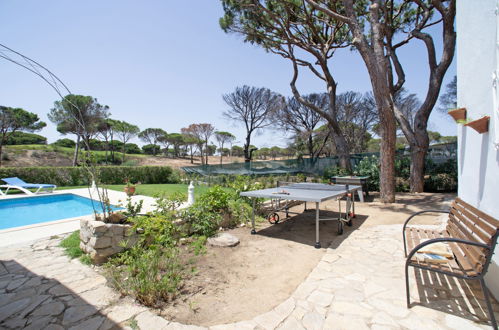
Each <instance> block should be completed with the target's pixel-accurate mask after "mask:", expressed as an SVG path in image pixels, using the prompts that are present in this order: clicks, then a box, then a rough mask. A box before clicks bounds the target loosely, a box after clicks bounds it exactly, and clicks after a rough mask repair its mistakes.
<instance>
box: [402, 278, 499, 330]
mask: <svg viewBox="0 0 499 330" xmlns="http://www.w3.org/2000/svg"><path fill="white" fill-rule="evenodd" d="M414 271H415V273H414V274H415V278H416V283H417V287H418V293H419V297H420V301H414V300H412V299H411V306H417V305H419V306H423V307H427V308H431V309H434V310H437V311H440V312H444V313H447V314H451V315H455V316H459V317H462V318H465V319H468V320H471V321H474V322H478V323H481V324H486V325H490V318H489V313H488V309H487V304H486V302H485V298H484V296H483V292H482V289H481V287H480V283H479V281H476V280H475V281H474V280H463V279H458V278H455V277H452V276H447V275H444V274H439V273H436V272H430V271H427V270H423V269H415V270H414ZM489 297H490V299H491V303H492V308H493V309H494V312H495V314H496V319H497V314H499V304H498V303H497V301H496V300H495V299H494V297H493V296H492V295H490V294H489Z"/></svg>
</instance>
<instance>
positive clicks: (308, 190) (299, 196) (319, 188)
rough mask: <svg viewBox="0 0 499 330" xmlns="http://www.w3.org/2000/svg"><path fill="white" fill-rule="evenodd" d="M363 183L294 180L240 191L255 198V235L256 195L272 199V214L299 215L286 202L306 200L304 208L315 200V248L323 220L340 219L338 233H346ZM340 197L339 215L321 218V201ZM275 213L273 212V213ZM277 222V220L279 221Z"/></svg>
mask: <svg viewBox="0 0 499 330" xmlns="http://www.w3.org/2000/svg"><path fill="white" fill-rule="evenodd" d="M360 188H361V186H357V185H340V184H337V185H329V184H324V183H306V182H303V183H291V184H288V185H285V186H280V187H276V188H268V189H261V190H253V191H244V192H241V193H240V195H241V196H245V197H250V198H252V199H253V215H252V218H251V225H252V230H251V233H252V234H256V229H255V202H256V199H257V198H268V199H270V200H271V205H272V211H271V214H276V212H279V211H282V210H284V211H285V213H286V217H288V214H299V213H298V212H291V211H289V206H288V203H287V201H301V202H305V210H306V208H307V206H306V205H307V204H306V203H307V202H313V203H315V248H317V249H319V248H320V247H321V243H320V239H319V222H320V221H328V220H333V221H338V234H340V235H341V234H342V233H343V226H344V224H345V223H346V224H347V225H351V224H352V222H351V220H352V219H351V218H352V217H353V216H355V198H352V197H353V194H354V192H355V191H357V190H358V189H360ZM344 197H346V207H345V215H344V216H342V211H341V200H342V199H343V198H344ZM331 199H337V200H338V205H339V206H338V207H339V215H338V217H336V218H324V217H322V218H321V217H320V215H319V212H320V203H322V202H325V201H328V200H331ZM272 212H273V213H272ZM276 222H278V221H276Z"/></svg>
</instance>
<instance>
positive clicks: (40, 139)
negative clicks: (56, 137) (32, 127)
mask: <svg viewBox="0 0 499 330" xmlns="http://www.w3.org/2000/svg"><path fill="white" fill-rule="evenodd" d="M5 144H6V145H25V144H47V138H46V137H45V136H41V135H38V134H33V133H26V132H14V133H12V135H11V136H10V137H9V139H8V140H7V143H5Z"/></svg>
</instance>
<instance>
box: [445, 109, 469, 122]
mask: <svg viewBox="0 0 499 330" xmlns="http://www.w3.org/2000/svg"><path fill="white" fill-rule="evenodd" d="M447 113H448V114H449V115H450V116H452V118H454V120H455V121H456V122H459V121H462V120H466V108H458V109H451V110H449V111H448V112H447Z"/></svg>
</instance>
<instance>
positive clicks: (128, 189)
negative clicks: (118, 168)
mask: <svg viewBox="0 0 499 330" xmlns="http://www.w3.org/2000/svg"><path fill="white" fill-rule="evenodd" d="M125 193H126V194H127V195H128V196H133V195H135V187H125Z"/></svg>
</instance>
